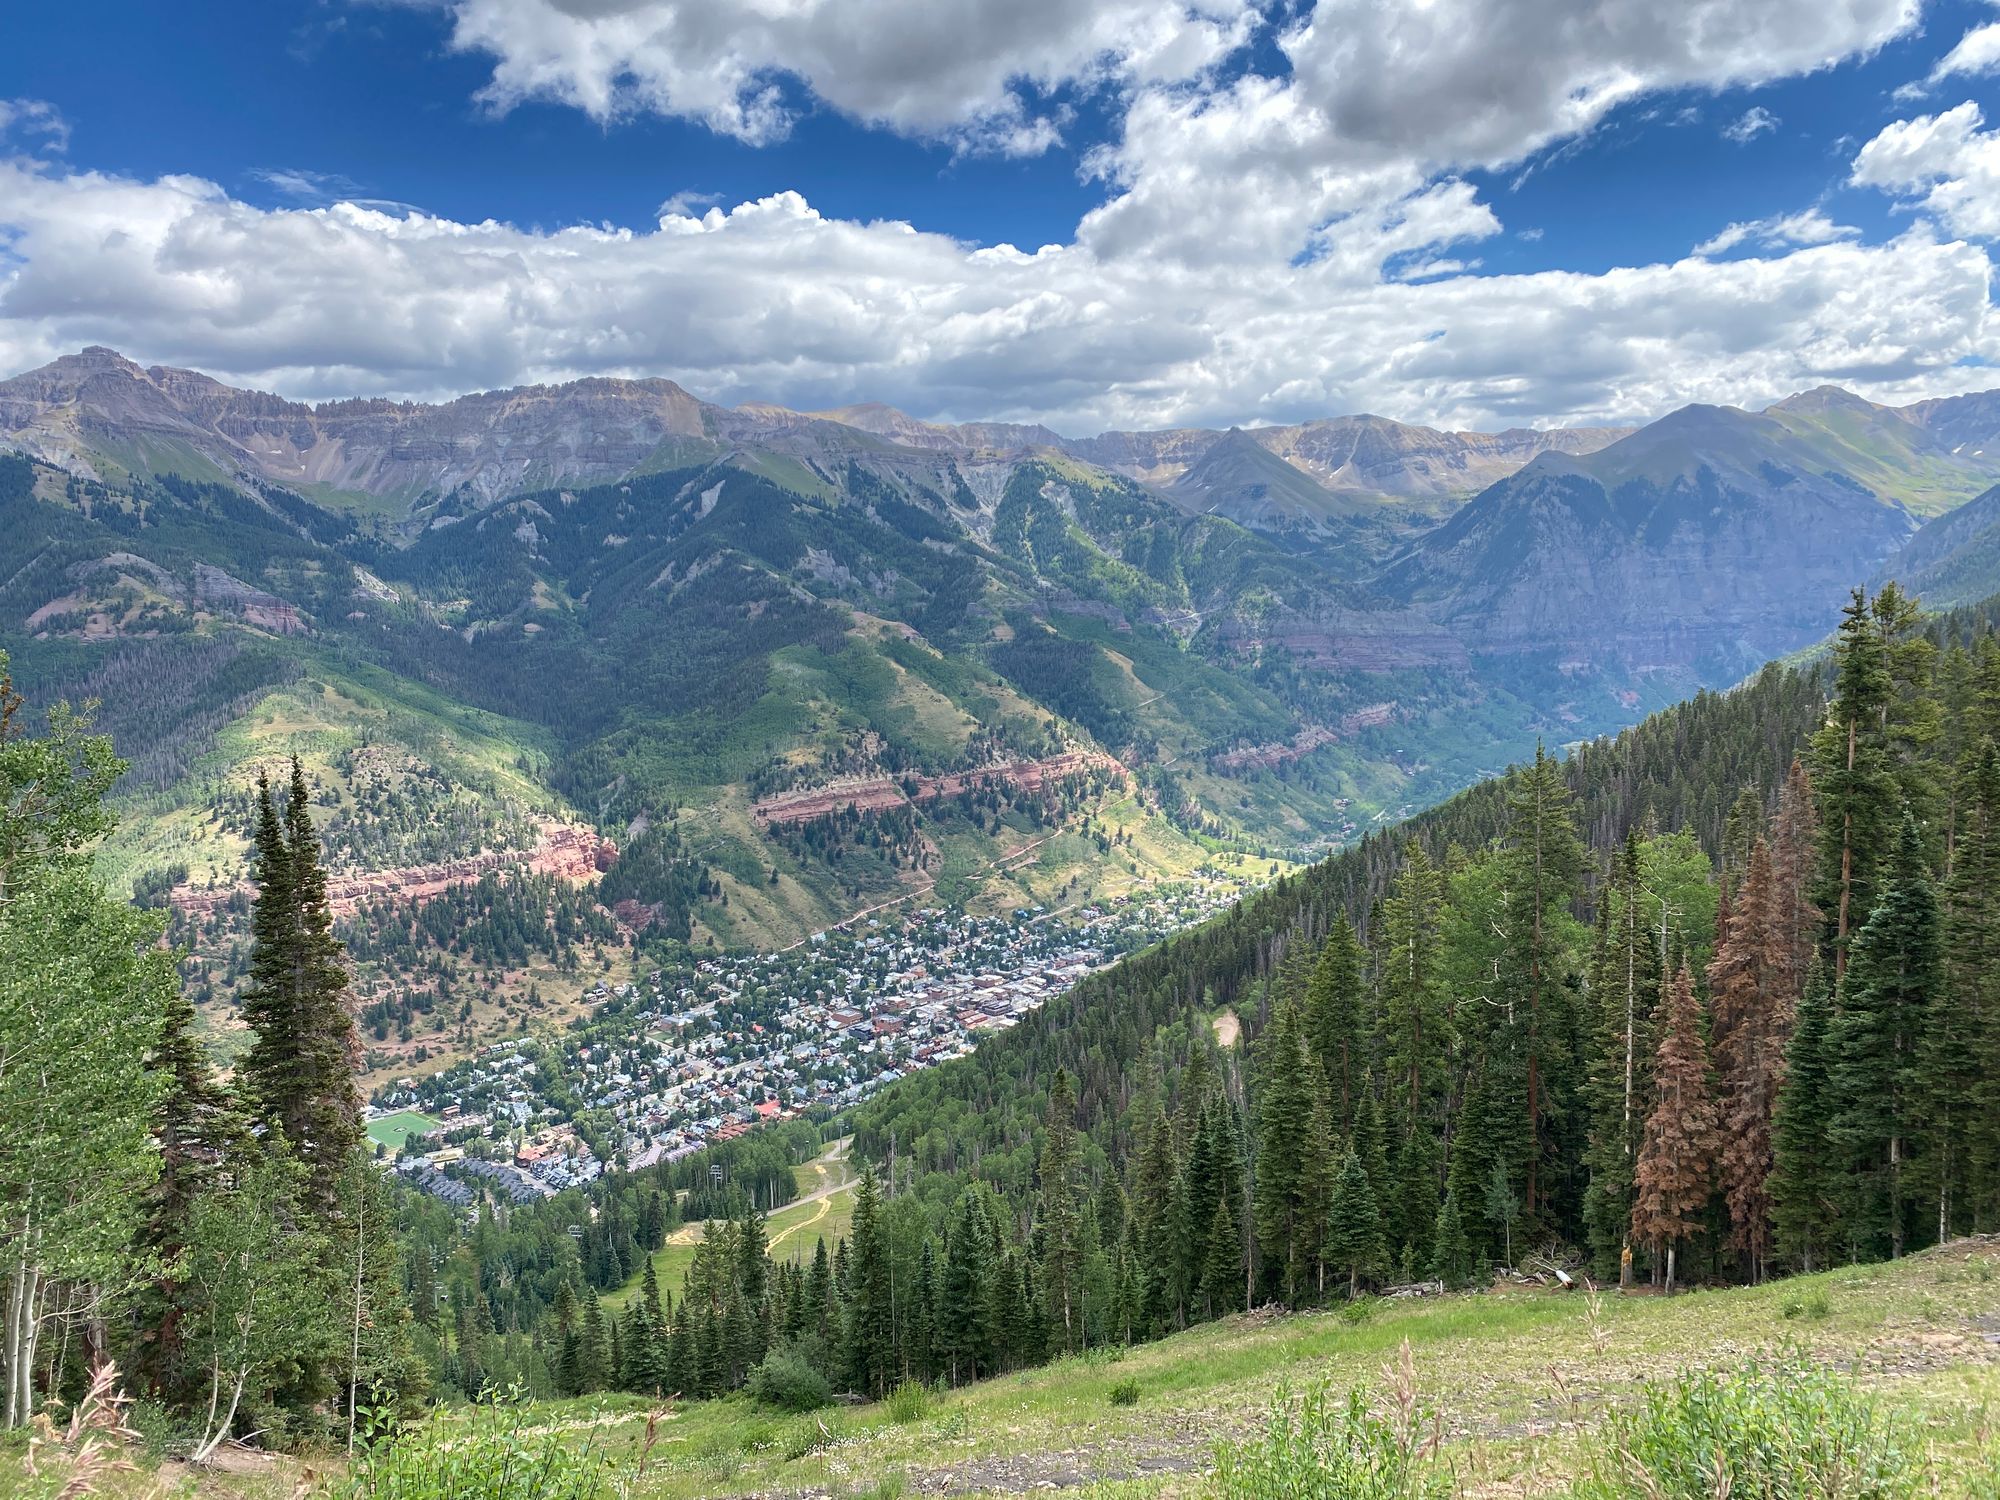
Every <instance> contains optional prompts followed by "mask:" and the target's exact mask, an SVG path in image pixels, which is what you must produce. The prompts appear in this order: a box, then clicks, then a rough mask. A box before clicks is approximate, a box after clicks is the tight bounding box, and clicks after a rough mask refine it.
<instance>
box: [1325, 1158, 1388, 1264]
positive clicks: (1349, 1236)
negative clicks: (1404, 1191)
mask: <svg viewBox="0 0 2000 1500" xmlns="http://www.w3.org/2000/svg"><path fill="white" fill-rule="evenodd" d="M1326 1243H1327V1250H1326V1258H1327V1260H1328V1261H1330V1262H1331V1263H1332V1264H1333V1265H1334V1266H1335V1267H1336V1268H1337V1269H1340V1270H1344V1271H1346V1272H1347V1295H1348V1296H1349V1297H1350V1298H1352V1297H1357V1296H1359V1295H1360V1294H1361V1278H1362V1277H1363V1276H1364V1275H1367V1274H1369V1273H1371V1272H1373V1271H1374V1269H1375V1267H1376V1266H1377V1265H1378V1264H1380V1262H1381V1259H1382V1253H1383V1252H1382V1219H1381V1215H1380V1213H1379V1212H1378V1211H1377V1209H1376V1206H1375V1190H1374V1188H1373V1187H1372V1186H1370V1184H1369V1181H1368V1172H1367V1169H1366V1168H1365V1167H1363V1166H1362V1164H1361V1157H1360V1156H1359V1155H1358V1154H1357V1153H1356V1152H1355V1151H1354V1149H1353V1147H1351V1146H1350V1147H1349V1148H1348V1151H1347V1155H1346V1156H1345V1157H1344V1158H1343V1159H1342V1161H1341V1164H1340V1176H1339V1177H1338V1178H1337V1179H1336V1180H1335V1182H1334V1188H1333V1212H1332V1214H1331V1216H1330V1218H1329V1220H1328V1224H1327V1236H1326Z"/></svg>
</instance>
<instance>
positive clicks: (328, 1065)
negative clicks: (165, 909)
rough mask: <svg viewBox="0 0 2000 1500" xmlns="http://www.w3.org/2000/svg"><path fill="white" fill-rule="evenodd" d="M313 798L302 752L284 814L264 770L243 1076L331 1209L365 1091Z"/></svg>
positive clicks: (251, 1097)
mask: <svg viewBox="0 0 2000 1500" xmlns="http://www.w3.org/2000/svg"><path fill="white" fill-rule="evenodd" d="M308 803H309V793H308V790H307V787H306V783H305V773H304V771H303V769H302V768H301V767H300V765H299V762H298V760H297V758H296V757H294V759H293V761H292V778H291V789H290V796H289V799H288V801H287V805H286V808H285V814H284V818H283V821H282V823H281V822H280V820H279V816H278V812H277V807H276V803H275V802H274V800H273V798H272V796H271V787H270V783H269V781H268V780H266V779H265V778H263V777H261V776H260V777H259V778H258V782H257V833H256V841H255V846H254V849H255V866H254V876H255V880H256V883H257V897H256V903H255V906H254V908H253V911H252V918H251V943H250V982H249V984H248V985H247V986H246V987H245V989H244V992H243V996H242V1009H243V1018H244V1021H245V1022H246V1023H247V1024H248V1025H249V1027H250V1028H251V1031H252V1032H253V1034H254V1035H253V1040H252V1042H251V1045H250V1048H249V1050H248V1051H247V1052H246V1053H245V1054H244V1056H243V1060H242V1062H241V1063H240V1064H239V1067H238V1077H239V1080H240V1086H241V1087H242V1089H243V1091H244V1094H245V1097H246V1098H247V1100H248V1101H249V1103H250V1105H251V1107H252V1108H253V1109H254V1110H255V1111H256V1112H257V1114H258V1115H259V1117H260V1118H262V1119H263V1120H264V1122H265V1123H266V1124H267V1125H268V1126H270V1127H271V1128H273V1129H275V1130H277V1131H279V1132H280V1133H281V1134H282V1136H283V1138H284V1140H285V1141H286V1143H287V1144H288V1146H289V1147H290V1149H291V1150H292V1151H293V1152H294V1153H296V1154H297V1156H298V1157H299V1159H300V1160H301V1161H302V1162H304V1163H305V1165H306V1168H307V1170H308V1172H309V1174H310V1185H309V1188H308V1201H309V1202H310V1203H312V1204H314V1205H315V1206H316V1208H317V1210H318V1211H319V1212H320V1213H321V1214H322V1215H323V1216H327V1215H331V1213H332V1212H333V1206H334V1199H335V1196H336V1192H337V1184H338V1181H339V1178H340V1174H341V1173H342V1171H344V1170H345V1167H346V1163H347V1158H348V1156H349V1155H350V1154H351V1153H352V1152H353V1151H354V1150H355V1149H356V1148H357V1147H358V1146H359V1145H360V1143H361V1136H362V1132H361V1099H360V1096H359V1094H357V1093H356V1091H355V1087H354V1059H355V1053H356V1040H355V1035H354V1023H353V1020H352V1019H351V1018H350V1017H349V1015H348V1013H347V1005H346V995H347V971H346V969H345V967H344V966H343V964H342V961H341V949H340V942H339V940H338V939H337V938H335V937H334V935H333V909H332V906H331V904H330V903H329V901H328V899H327V893H326V873H325V871H324V870H323V869H322V868H321V867H320V861H319V836H318V835H317V834H316V833H315V832H314V830H313V826H312V817H311V813H310V810H309V806H308Z"/></svg>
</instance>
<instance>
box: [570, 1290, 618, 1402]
mask: <svg viewBox="0 0 2000 1500" xmlns="http://www.w3.org/2000/svg"><path fill="white" fill-rule="evenodd" d="M577 1344H578V1348H577V1363H576V1378H577V1386H576V1389H577V1393H578V1394H579V1395H589V1394H590V1393H591V1392H592V1391H601V1390H605V1389H607V1388H608V1387H609V1386H610V1384H611V1339H610V1334H609V1333H608V1331H607V1330H606V1328H605V1326H604V1306H603V1304H602V1303H600V1302H599V1301H598V1300H597V1289H596V1288H595V1287H586V1288H584V1293H583V1323H582V1327H581V1328H580V1330H579V1331H578V1335H577Z"/></svg>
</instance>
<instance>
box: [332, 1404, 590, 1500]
mask: <svg viewBox="0 0 2000 1500" xmlns="http://www.w3.org/2000/svg"><path fill="white" fill-rule="evenodd" d="M527 1418H528V1414H527V1412H526V1411H525V1410H524V1409H522V1408H517V1407H513V1406H507V1405H495V1406H476V1407H474V1408H472V1409H471V1411H470V1412H469V1413H467V1412H462V1411H461V1412H436V1413H433V1414H432V1415H430V1416H428V1417H425V1418H424V1419H423V1420H422V1421H420V1422H417V1423H415V1424H414V1425H412V1426H409V1427H406V1428H404V1429H403V1430H402V1431H400V1432H398V1433H395V1434H393V1435H391V1436H389V1437H386V1438H384V1439H383V1440H381V1441H379V1442H377V1443H374V1444H372V1445H371V1446H370V1447H369V1448H368V1449H367V1450H366V1451H365V1452H364V1453H363V1454H362V1455H361V1457H360V1458H359V1459H358V1460H357V1461H356V1463H355V1465H354V1469H353V1472H352V1474H351V1475H350V1477H349V1479H348V1484H347V1490H346V1497H345V1500H613V1496H614V1493H615V1492H614V1490H613V1487H612V1483H611V1475H610V1465H609V1463H608V1461H607V1458H606V1455H605V1453H604V1452H603V1450H602V1449H601V1448H599V1447H598V1446H597V1442H596V1439H595V1436H594V1433H593V1434H592V1435H589V1436H583V1437H581V1439H580V1438H579V1434H578V1433H576V1432H574V1431H566V1430H563V1429H562V1428H560V1427H536V1426H533V1425H531V1423H530V1422H529V1420H528V1419H527ZM586 1430H587V1431H589V1429H586Z"/></svg>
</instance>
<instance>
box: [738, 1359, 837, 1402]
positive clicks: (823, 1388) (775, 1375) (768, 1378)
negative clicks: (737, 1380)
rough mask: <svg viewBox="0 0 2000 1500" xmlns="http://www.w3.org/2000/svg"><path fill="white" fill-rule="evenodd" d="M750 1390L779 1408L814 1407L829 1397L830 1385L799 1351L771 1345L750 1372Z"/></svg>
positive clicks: (752, 1393) (830, 1394)
mask: <svg viewBox="0 0 2000 1500" xmlns="http://www.w3.org/2000/svg"><path fill="white" fill-rule="evenodd" d="M750 1394H751V1395H752V1396H754V1397H755V1398H756V1399H757V1400H759V1401H762V1402H763V1403H764V1404H765V1405H766V1406H775V1407H777V1408H778V1409H779V1410H781V1411H817V1410H818V1409H819V1408H820V1407H822V1406H825V1405H826V1404H827V1403H828V1402H829V1401H831V1400H832V1399H833V1387H832V1386H831V1385H829V1384H828V1383H827V1379H826V1377H825V1376H824V1375H822V1374H820V1372H819V1371H818V1370H817V1369H815V1368H814V1367H813V1366H812V1365H810V1364H809V1363H807V1362H806V1360H805V1359H804V1358H802V1357H801V1356H800V1355H798V1354H796V1353H793V1352H792V1351H791V1350H788V1349H774V1350H772V1351H771V1353H769V1354H767V1355H765V1356H764V1362H763V1363H762V1364H760V1365H759V1366H757V1368H756V1369H754V1370H752V1371H751V1372H750Z"/></svg>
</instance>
